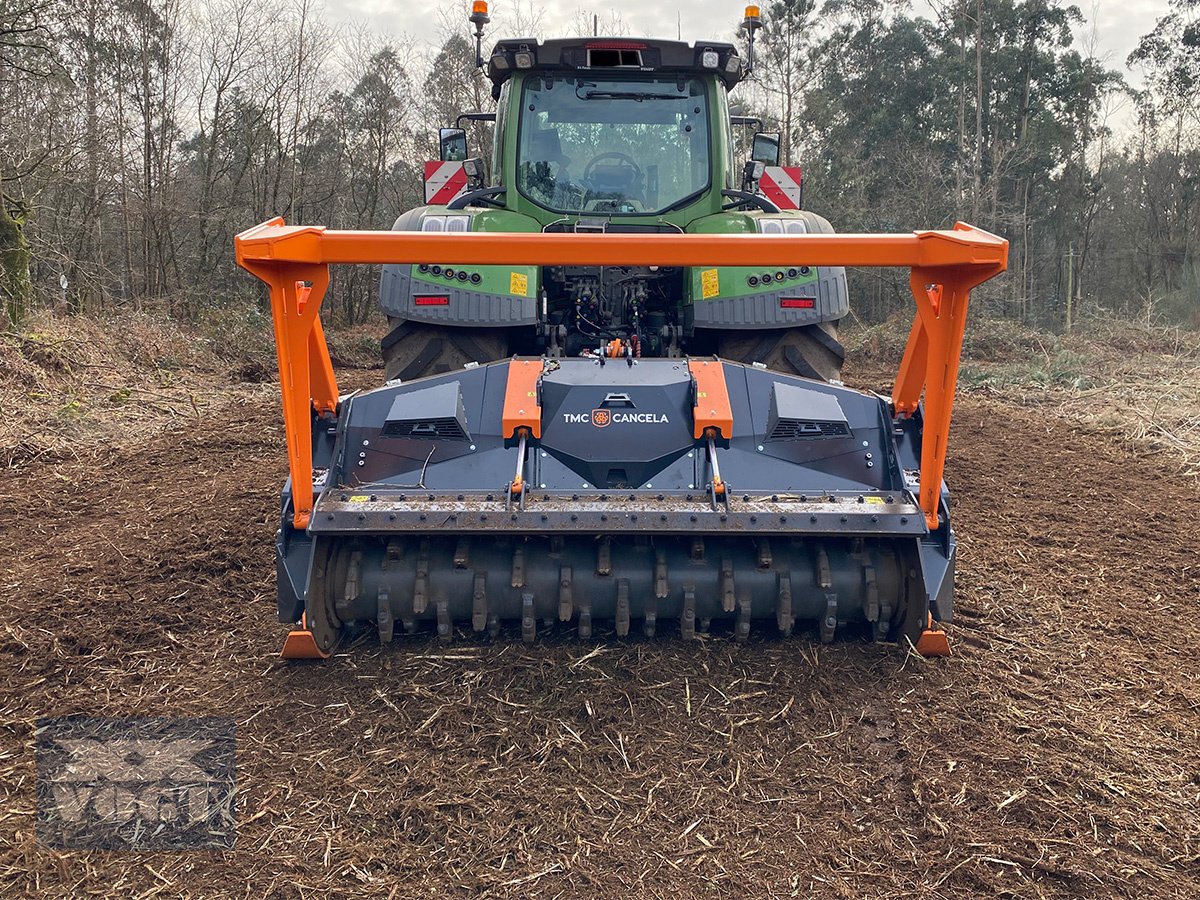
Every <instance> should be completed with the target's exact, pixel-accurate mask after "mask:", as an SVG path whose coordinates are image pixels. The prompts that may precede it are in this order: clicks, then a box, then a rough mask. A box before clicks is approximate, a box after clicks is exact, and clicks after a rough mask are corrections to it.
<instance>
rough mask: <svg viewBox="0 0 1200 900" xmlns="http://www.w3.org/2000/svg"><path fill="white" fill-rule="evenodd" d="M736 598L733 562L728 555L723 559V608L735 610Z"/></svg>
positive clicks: (728, 611)
mask: <svg viewBox="0 0 1200 900" xmlns="http://www.w3.org/2000/svg"><path fill="white" fill-rule="evenodd" d="M735 606H736V600H735V599H734V593H733V562H732V561H731V560H730V559H729V557H728V556H726V557H722V559H721V609H723V610H724V611H725V612H727V613H730V612H733V610H734V607H735Z"/></svg>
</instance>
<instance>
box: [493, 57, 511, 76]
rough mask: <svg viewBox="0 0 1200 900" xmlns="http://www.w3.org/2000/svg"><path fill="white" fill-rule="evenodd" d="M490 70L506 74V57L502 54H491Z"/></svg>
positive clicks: (507, 66)
mask: <svg viewBox="0 0 1200 900" xmlns="http://www.w3.org/2000/svg"><path fill="white" fill-rule="evenodd" d="M492 68H493V69H495V70H496V71H497V72H507V71H508V68H509V65H508V57H507V56H505V55H504V54H503V53H493V54H492Z"/></svg>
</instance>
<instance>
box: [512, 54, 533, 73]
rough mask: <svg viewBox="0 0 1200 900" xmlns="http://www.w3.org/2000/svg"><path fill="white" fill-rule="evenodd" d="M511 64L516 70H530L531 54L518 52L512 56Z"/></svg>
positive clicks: (531, 65) (531, 66) (531, 64)
mask: <svg viewBox="0 0 1200 900" xmlns="http://www.w3.org/2000/svg"><path fill="white" fill-rule="evenodd" d="M513 62H514V63H516V66H517V68H518V69H532V68H533V54H532V53H531V52H530V51H528V50H518V51H517V52H516V53H514V54H513Z"/></svg>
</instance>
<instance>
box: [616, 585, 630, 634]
mask: <svg viewBox="0 0 1200 900" xmlns="http://www.w3.org/2000/svg"><path fill="white" fill-rule="evenodd" d="M616 620H617V637H625V636H626V635H628V634H629V582H628V581H627V580H626V579H624V578H621V579H618V580H617V611H616Z"/></svg>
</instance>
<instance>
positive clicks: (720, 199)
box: [381, 3, 849, 381]
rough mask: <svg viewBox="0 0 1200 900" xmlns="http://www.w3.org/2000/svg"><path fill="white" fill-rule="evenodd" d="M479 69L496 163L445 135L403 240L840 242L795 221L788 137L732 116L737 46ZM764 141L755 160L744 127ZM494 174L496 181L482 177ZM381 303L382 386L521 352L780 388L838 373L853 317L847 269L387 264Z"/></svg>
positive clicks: (513, 45)
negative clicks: (791, 377)
mask: <svg viewBox="0 0 1200 900" xmlns="http://www.w3.org/2000/svg"><path fill="white" fill-rule="evenodd" d="M471 21H472V22H473V23H474V24H475V43H476V58H477V63H478V65H480V66H481V67H483V66H486V70H487V75H488V77H489V79H490V81H491V84H492V95H493V97H494V98H495V100H496V102H497V107H496V112H495V113H494V114H492V113H469V114H467V115H465V116H461V117H459V120H458V122H456V126H461V125H462V123H463V120H464V119H467V120H473V121H493V122H494V123H495V139H494V146H493V147H492V153H491V164H490V167H487V166H485V164H484V161H483V159H481V158H472V157H471V155H470V152H469V148H468V144H467V134H466V131H465V130H464V129H463V128H462V127H454V128H443V129H441V131H440V134H439V145H440V154H439V155H440V157H441V159H440V160H437V161H432V162H430V163H427V164H426V168H425V173H426V183H425V189H426V201H427V205H425V206H421V207H418V208H416V209H412V210H409V211H408V212H406V213H404V214H403V215H401V216H400V217H399V218H398V219H397V220H396V223H395V225H394V226H393V230H396V231H424V232H463V231H485V232H522V233H530V232H534V233H539V232H546V233H549V232H574V233H596V232H601V233H610V234H613V233H622V234H626V235H628V234H639V233H644V234H654V233H698V234H745V233H754V232H763V233H781V234H806V233H830V232H832V230H833V229H832V228H831V226H830V224H829V222H828V221H826V220H825V219H824V218H822V217H821V216H818V215H816V214H815V213H812V212H809V211H807V210H804V209H802V208H801V207H802V193H801V186H802V182H801V181H800V177H799V170H797V169H790V168H785V167H782V166H780V165H779V163H780V160H779V135H778V134H770V133H765V132H762V131H761V122H759V121H758V120H756V119H750V118H746V117H742V116H736V115H731V113H730V102H729V93H730V91H732V90H733V89H734V88H735V87H736V86H737V85H738V84H739V83H740V82H741V81H742V80H743V79H745V78H746V77H747V76H748V75H749V74H750V72H751V69H752V67H753V59H754V32H755V30H756V29H757V27H758V26H759V21H758V18H757V10H756V9H755V8H753V7H751V8H749V9H748V10H747V19H746V25H747V30H748V32H749V35H750V43H749V50H748V52H747V59H746V60H743V59H742V57H741V56H740V55H739V54H738V51H737V49H736V48H735V47H734V46H733V45H731V44H726V43H719V42H713V41H708V42H700V43H697V44H695V45H692V44H687V43H682V42H678V41H662V40H647V39H641V38H638V39H628V38H601V37H595V38H569V39H561V40H548V41H537V40H534V39H527V38H522V39H517V40H502V41H500V42H499V43H497V44H496V45H495V48H494V49H493V50H492V52H491V55H490V56H489V57H488V58H487V59H486V60H485V59H484V58H483V55H482V53H481V52H480V48H481V40H482V37H483V25H484V24H486V23H487V21H488V18H487V11H486V4H484V3H476V4H475V11H474V13H473V14H472V16H471ZM744 127H756V131H755V133H754V134H753V138H752V141H751V146H752V150H751V153H750V156H751V158H750V160H748V161H747V162H746V163H745V164H744V165H741V166H739V165H738V164H737V163H735V160H734V147H735V143H736V142H735V129H737V128H744ZM489 168H490V173H491V175H490V178H489V177H487V175H486V172H487V171H488V169H489ZM381 305H382V308H383V311H384V313H385V314H386V315H387V317H388V321H389V323H390V326H391V330H390V332H389V334H388V335H387V337H386V338H384V340H383V344H382V349H383V356H384V360H385V363H386V373H387V377H388V378H389V379H401V380H403V381H409V380H411V379H414V378H419V377H422V376H425V375H432V374H436V373H440V372H447V371H453V370H457V369H459V368H461V367H462V366H464V365H468V364H470V363H473V362H477V363H486V362H490V361H493V360H497V359H502V358H504V357H507V356H511V355H514V354H519V355H533V356H541V355H546V356H585V357H586V356H594V355H604V356H614V355H619V356H632V357H641V356H645V357H674V356H683V355H691V356H699V355H711V354H716V355H719V356H721V357H723V358H725V359H729V360H735V361H740V362H745V363H761V364H763V365H765V366H767V367H768V368H771V369H774V370H778V371H782V372H785V373H789V374H795V375H800V376H803V377H807V378H814V379H820V380H824V381H836V380H839V379H840V375H841V366H842V359H843V350H842V346H841V344H840V343H839V342H838V336H837V322H838V320H839V319H841V318H842V317H843V316H845V315H846V313H847V312H848V310H849V300H848V297H847V292H846V275H845V270H844V269H842V268H840V267H823V268H820V269H818V268H809V267H803V266H801V267H795V268H786V269H778V270H774V269H772V270H766V269H761V268H753V267H720V268H718V267H711V268H679V267H668V266H648V267H626V266H605V265H594V266H546V267H537V266H518V265H513V266H494V265H489V266H483V265H477V266H450V265H442V266H439V265H436V264H423V265H416V266H413V265H389V266H385V267H384V270H383V276H382V282H381Z"/></svg>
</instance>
